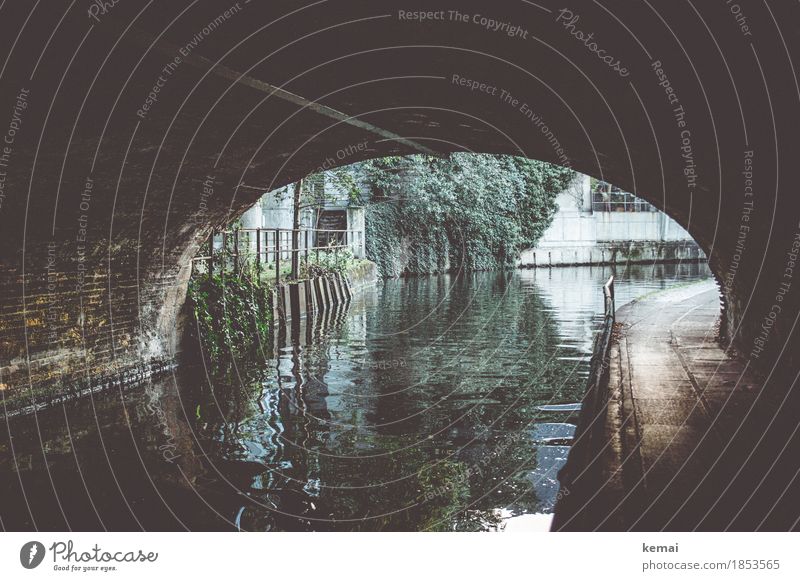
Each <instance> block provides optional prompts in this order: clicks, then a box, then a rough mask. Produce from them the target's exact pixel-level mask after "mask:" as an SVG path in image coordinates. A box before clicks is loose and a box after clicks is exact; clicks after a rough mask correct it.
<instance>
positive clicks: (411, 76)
mask: <svg viewBox="0 0 800 581" xmlns="http://www.w3.org/2000/svg"><path fill="white" fill-rule="evenodd" d="M421 11H424V12H421ZM0 13H1V14H2V18H0V29H2V33H0V43H2V46H3V50H2V55H3V60H2V61H0V62H1V63H2V64H0V67H2V68H0V77H2V85H1V86H2V90H1V93H0V133H2V134H3V137H4V143H3V144H2V151H0V180H1V181H0V185H1V186H2V189H0V307H1V309H2V310H0V387H2V388H3V390H4V391H5V393H12V392H15V391H19V390H22V389H27V388H28V387H32V388H33V392H32V393H34V394H43V395H42V397H44V398H46V397H47V396H48V395H52V394H60V393H64V392H65V391H68V390H74V389H79V388H81V387H83V386H85V385H86V384H92V385H102V384H113V383H114V382H119V381H127V380H132V379H136V378H137V377H141V376H143V375H146V374H148V373H150V372H152V371H153V370H155V369H158V368H160V367H164V366H167V365H170V364H171V362H172V361H173V360H174V357H175V355H176V353H177V351H178V349H179V341H178V339H179V335H180V322H181V317H180V316H179V313H180V309H181V305H182V304H183V301H184V297H185V290H186V280H187V277H188V274H189V272H188V268H187V265H188V260H189V258H190V257H191V256H192V255H193V254H194V253H195V251H196V249H197V248H198V245H199V244H200V243H201V242H202V241H203V240H204V238H206V237H207V235H208V233H209V231H210V229H211V228H212V227H213V226H219V225H221V224H223V223H225V222H226V221H227V220H230V219H231V218H232V217H234V216H236V215H238V214H240V213H241V212H243V211H244V210H245V209H246V208H247V207H248V205H250V204H252V203H253V202H254V201H255V200H256V199H257V198H258V197H259V195H260V194H261V193H263V192H264V191H265V190H268V189H272V188H275V187H278V186H282V185H285V184H287V183H290V182H292V181H294V180H296V179H298V178H300V177H303V176H305V175H307V174H309V173H310V172H313V171H315V170H316V169H317V168H319V167H321V166H322V165H323V164H326V163H327V165H331V164H332V163H333V164H336V165H341V164H349V163H353V162H356V161H359V160H362V159H365V158H370V157H377V156H383V155H387V154H410V153H418V152H428V153H431V152H433V153H446V152H452V151H475V152H489V153H509V154H516V155H524V156H528V157H531V158H535V159H540V160H545V161H550V162H553V163H559V164H562V165H567V166H570V167H572V168H574V169H576V170H579V171H581V172H584V173H587V174H591V175H593V176H596V177H599V178H602V179H604V180H607V181H610V182H612V183H614V184H616V185H619V186H620V187H622V188H625V189H627V190H630V191H632V192H635V193H636V194H637V195H639V196H641V197H643V198H645V199H647V200H648V201H650V202H652V203H653V204H655V205H656V206H658V207H659V208H661V209H663V210H665V211H666V212H667V213H668V214H669V215H670V216H672V217H674V218H675V219H676V220H677V221H678V222H679V223H680V224H682V225H683V226H685V227H686V228H687V229H688V230H689V232H690V233H691V234H692V235H693V236H694V237H695V238H696V239H697V241H698V242H699V243H700V244H701V245H702V247H703V248H704V250H705V251H706V252H707V254H708V256H709V257H710V261H711V266H712V269H713V270H714V272H715V274H716V275H717V278H718V280H720V281H721V282H722V284H723V290H724V295H725V303H726V308H725V320H726V323H727V324H726V325H725V328H726V330H727V331H726V332H727V333H728V334H729V335H730V337H731V338H732V339H733V341H734V344H735V346H736V347H737V349H738V350H739V351H740V352H741V353H742V354H744V355H745V356H747V357H749V358H750V359H751V362H752V364H753V365H754V366H756V367H758V368H760V369H762V370H763V371H764V372H765V373H769V372H770V371H771V370H772V369H773V364H775V363H776V362H777V363H778V364H779V367H780V369H781V370H783V371H785V372H786V373H788V374H789V377H790V378H791V379H792V380H793V379H794V375H793V372H794V371H796V370H797V367H798V358H797V346H798V343H797V340H796V336H797V334H796V332H795V323H796V319H797V314H798V296H800V288H798V287H800V283H797V282H795V281H794V275H795V274H800V273H796V272H795V271H793V270H792V269H793V268H794V262H793V261H794V257H795V254H794V252H795V251H796V249H797V246H796V245H795V244H796V241H797V240H798V238H797V236H798V228H799V225H798V220H799V219H800V215H799V214H800V213H798V205H799V203H798V201H797V193H796V192H795V187H796V186H795V182H796V180H795V179H794V176H795V172H796V158H797V153H798V152H799V151H800V148H799V147H798V117H799V116H798V105H800V91H799V90H798V81H797V75H796V72H795V69H794V64H795V63H796V62H797V61H798V60H800V52H799V51H798V48H799V46H798V45H799V43H800V38H798V32H800V26H798V23H800V7H799V6H798V4H797V3H796V2H790V1H788V0H786V1H777V2H769V3H767V2H764V1H761V2H757V1H753V2H747V3H741V7H740V9H739V13H734V12H732V10H731V7H730V5H729V4H728V3H726V2H723V1H715V2H703V3H694V4H692V3H689V2H675V1H674V0H669V1H656V0H650V1H646V2H636V3H620V2H610V1H606V2H586V1H577V0H576V1H573V2H570V3H569V4H567V6H566V7H565V5H564V4H563V3H554V2H552V1H550V0H540V1H538V2H535V3H534V2H529V1H527V0H501V1H497V2H491V3H487V2H464V1H459V2H450V3H444V2H439V1H434V2H430V1H426V2H424V3H421V2H418V3H416V4H409V5H407V6H406V5H402V4H398V3H396V2H387V1H383V0H371V1H351V0H328V1H325V0H322V1H318V2H299V1H298V2H288V1H270V2H264V3H262V2H247V1H245V0H240V1H239V2H238V3H237V2H225V1H215V2H210V1H194V2H184V1H174V2H150V3H146V4H145V3H141V2H117V3H115V4H114V3H106V4H105V5H102V3H90V2H88V1H79V2H77V3H73V4H71V3H70V2H67V1H66V0H65V1H53V0H50V1H48V2H47V3H44V2H36V3H30V2H23V1H21V0H12V1H10V2H5V3H4V4H3V5H2V8H0ZM360 144H363V145H360ZM207 180H211V181H213V188H212V189H211V191H210V190H208V189H207V190H206V191H204V189H203V187H202V185H203V182H205V181H207ZM781 285H783V286H781ZM765 322H766V324H765Z"/></svg>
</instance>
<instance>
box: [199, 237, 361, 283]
mask: <svg viewBox="0 0 800 581" xmlns="http://www.w3.org/2000/svg"><path fill="white" fill-rule="evenodd" d="M262 232H264V233H270V232H271V233H272V238H273V244H269V236H267V238H266V239H264V245H263V246H262V244H261V242H262V236H261V233H262ZM242 233H246V234H248V235H250V234H253V233H255V249H254V250H247V251H246V252H243V251H242V248H241V244H240V238H239V235H240V234H242ZM313 233H317V234H319V233H326V234H334V235H337V234H342V233H344V234H345V236H344V237H343V238H344V241H343V243H338V244H335V243H332V244H327V245H324V246H321V245H315V246H311V245H309V239H308V238H309V234H313ZM351 233H353V234H354V235H353V236H351ZM284 234H286V235H285V236H284ZM300 234H305V236H304V241H303V243H302V246H301V245H300V244H299V242H300V239H299V237H298V235H300ZM217 235H222V247H221V248H220V249H219V251H218V252H215V249H214V238H215V236H217ZM228 236H231V237H232V238H233V248H232V249H230V250H229V249H228V248H227V237H228ZM282 238H283V239H284V241H285V243H286V246H285V247H284V246H283V245H282V243H281V239H282ZM290 238H291V240H290ZM339 239H340V237H339V236H335V237H333V238H332V240H331V242H340V240H339ZM363 240H364V231H363V230H356V229H345V230H340V229H328V228H293V229H290V228H233V229H226V230H222V231H217V232H212V233H211V235H210V236H209V239H208V254H207V255H202V256H195V257H194V258H192V259H191V261H190V262H191V265H192V271H193V272H194V268H195V264H197V263H205V264H206V268H207V271H208V272H209V273H211V272H213V270H214V262H215V258H216V257H221V259H222V261H223V262H222V264H223V269H224V268H225V260H227V259H233V271H234V272H239V271H240V267H241V266H243V264H241V262H240V259H241V258H242V257H245V258H255V267H256V270H257V271H258V272H261V269H262V268H263V264H262V257H267V260H266V261H265V262H266V264H274V266H275V283H276V284H278V283H280V276H281V275H280V270H281V260H283V259H285V260H291V262H292V272H293V275H296V274H297V273H298V272H299V264H300V262H299V261H300V256H299V254H300V253H303V254H304V255H305V262H306V264H308V263H309V253H311V252H313V253H314V254H315V256H316V261H317V263H319V261H320V251H325V252H331V251H332V252H333V253H334V256H335V260H336V262H337V264H338V262H339V250H342V249H351V248H352V249H354V250H355V248H356V247H357V246H358V244H359V243H363ZM252 242H253V238H252V236H248V241H247V244H248V245H250V244H252ZM293 246H296V248H293ZM270 255H271V256H273V258H274V260H273V261H270V260H269V256H270ZM287 256H288V258H285V257H287Z"/></svg>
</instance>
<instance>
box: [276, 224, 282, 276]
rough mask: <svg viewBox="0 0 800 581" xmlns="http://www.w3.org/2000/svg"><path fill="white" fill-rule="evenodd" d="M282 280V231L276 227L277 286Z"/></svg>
mask: <svg viewBox="0 0 800 581" xmlns="http://www.w3.org/2000/svg"><path fill="white" fill-rule="evenodd" d="M280 282H281V231H280V229H279V228H276V229H275V286H278V284H279V283H280Z"/></svg>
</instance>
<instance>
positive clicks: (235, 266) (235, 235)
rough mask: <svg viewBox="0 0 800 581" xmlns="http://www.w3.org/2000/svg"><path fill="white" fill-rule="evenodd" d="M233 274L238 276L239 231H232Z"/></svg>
mask: <svg viewBox="0 0 800 581" xmlns="http://www.w3.org/2000/svg"><path fill="white" fill-rule="evenodd" d="M233 274H236V275H238V274H239V229H238V228H234V229H233Z"/></svg>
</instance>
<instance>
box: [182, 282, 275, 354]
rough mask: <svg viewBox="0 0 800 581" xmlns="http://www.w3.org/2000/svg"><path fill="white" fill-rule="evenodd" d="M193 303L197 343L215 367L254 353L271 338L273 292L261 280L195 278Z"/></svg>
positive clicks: (190, 296) (190, 295) (192, 292)
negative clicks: (226, 361) (232, 358)
mask: <svg viewBox="0 0 800 581" xmlns="http://www.w3.org/2000/svg"><path fill="white" fill-rule="evenodd" d="M189 300H190V305H191V307H192V309H193V310H194V314H195V319H196V320H197V334H198V335H199V336H198V337H197V339H198V340H199V342H200V345H201V346H202V348H203V350H204V352H205V353H206V354H207V355H208V356H209V358H210V359H211V361H212V362H213V363H215V364H216V363H219V362H222V361H224V360H226V359H227V358H230V357H231V356H233V355H238V354H245V353H252V352H253V351H255V350H256V349H258V347H259V346H260V345H262V344H263V343H264V342H266V341H267V340H268V338H269V332H270V324H271V322H272V311H271V309H270V289H269V287H268V285H267V283H266V282H264V281H261V280H259V279H258V278H257V277H252V276H247V275H245V276H234V275H232V274H231V273H227V274H225V275H223V274H219V273H215V274H214V275H212V276H208V275H207V274H198V275H195V276H194V277H192V280H191V281H190V282H189Z"/></svg>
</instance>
